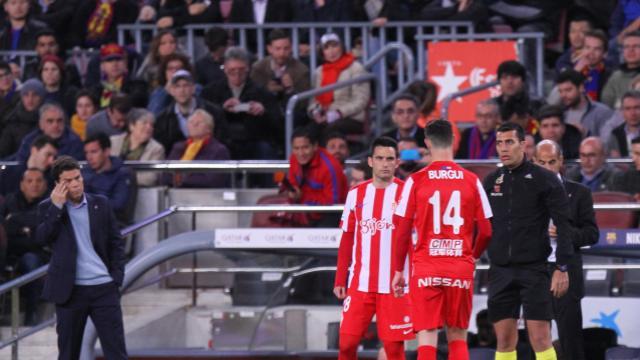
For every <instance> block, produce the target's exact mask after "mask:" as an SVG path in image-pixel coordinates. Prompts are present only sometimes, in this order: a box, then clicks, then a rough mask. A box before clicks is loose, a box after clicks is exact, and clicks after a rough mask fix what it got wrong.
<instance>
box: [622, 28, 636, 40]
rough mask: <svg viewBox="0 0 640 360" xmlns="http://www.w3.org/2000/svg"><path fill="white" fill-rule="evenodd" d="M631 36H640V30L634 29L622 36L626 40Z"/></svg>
mask: <svg viewBox="0 0 640 360" xmlns="http://www.w3.org/2000/svg"><path fill="white" fill-rule="evenodd" d="M630 37H640V30H634V31H629V32H628V33H625V34H624V35H623V36H622V41H624V39H626V38H630Z"/></svg>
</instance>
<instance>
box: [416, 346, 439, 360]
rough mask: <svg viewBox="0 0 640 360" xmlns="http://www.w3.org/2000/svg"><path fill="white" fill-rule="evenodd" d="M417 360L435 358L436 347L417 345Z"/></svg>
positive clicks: (433, 359)
mask: <svg viewBox="0 0 640 360" xmlns="http://www.w3.org/2000/svg"><path fill="white" fill-rule="evenodd" d="M418 360H436V348H435V347H433V346H428V345H423V346H420V347H418Z"/></svg>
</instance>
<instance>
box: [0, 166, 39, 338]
mask: <svg viewBox="0 0 640 360" xmlns="http://www.w3.org/2000/svg"><path fill="white" fill-rule="evenodd" d="M46 194H47V181H46V179H45V176H44V173H43V172H42V170H40V169H38V168H28V169H27V170H25V171H24V172H23V174H22V179H21V180H20V188H19V189H15V192H12V193H11V194H9V195H8V196H7V198H6V199H5V202H4V204H3V205H1V206H0V223H2V225H3V226H4V229H5V231H6V232H7V237H8V239H9V244H8V247H7V262H8V263H9V264H14V265H15V266H16V270H17V274H18V275H24V274H28V273H30V272H31V271H33V270H35V269H37V268H39V267H41V266H43V265H45V264H47V263H48V262H49V256H50V254H49V250H48V249H47V248H44V247H43V246H42V245H40V244H38V243H37V241H36V236H35V235H36V228H37V227H38V217H37V210H38V204H39V203H40V202H41V201H42V200H44V198H45V195H46ZM41 289H42V283H41V280H37V281H35V282H31V283H29V284H26V285H25V286H24V287H23V288H22V289H21V290H20V292H21V295H22V298H23V299H24V303H25V318H24V325H25V326H33V325H35V324H36V320H37V319H36V315H37V306H38V300H39V298H40V291H41Z"/></svg>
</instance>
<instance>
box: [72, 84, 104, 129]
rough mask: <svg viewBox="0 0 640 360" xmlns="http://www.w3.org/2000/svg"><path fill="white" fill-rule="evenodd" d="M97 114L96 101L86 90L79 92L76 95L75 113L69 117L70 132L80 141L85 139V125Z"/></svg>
mask: <svg viewBox="0 0 640 360" xmlns="http://www.w3.org/2000/svg"><path fill="white" fill-rule="evenodd" d="M97 112H98V99H96V98H94V97H93V94H92V93H91V92H90V91H88V90H80V91H78V93H77V94H76V106H75V113H74V114H73V116H72V117H71V130H73V132H74V133H75V134H76V135H78V136H79V137H80V139H81V140H82V141H84V139H85V138H86V137H87V123H88V122H89V119H91V117H92V116H93V115H95V114H96V113H97Z"/></svg>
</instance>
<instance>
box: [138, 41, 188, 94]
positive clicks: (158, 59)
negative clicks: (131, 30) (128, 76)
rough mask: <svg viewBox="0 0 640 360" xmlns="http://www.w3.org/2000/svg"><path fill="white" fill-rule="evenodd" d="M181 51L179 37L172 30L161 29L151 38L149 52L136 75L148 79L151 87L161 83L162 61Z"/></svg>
mask: <svg viewBox="0 0 640 360" xmlns="http://www.w3.org/2000/svg"><path fill="white" fill-rule="evenodd" d="M176 52H179V50H178V38H177V37H176V35H175V34H174V33H173V31H171V30H160V31H159V32H158V33H157V34H156V35H155V36H154V37H153V39H152V40H151V44H150V45H149V52H148V53H147V56H146V57H145V58H144V61H143V62H142V65H140V68H139V69H138V72H137V73H136V77H137V78H140V79H143V80H144V81H146V82H147V83H148V84H149V86H150V88H151V89H154V88H156V87H157V86H159V84H160V78H159V76H160V73H159V72H160V63H162V60H163V59H164V58H166V57H167V56H169V55H171V54H175V53H176Z"/></svg>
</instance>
